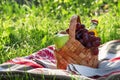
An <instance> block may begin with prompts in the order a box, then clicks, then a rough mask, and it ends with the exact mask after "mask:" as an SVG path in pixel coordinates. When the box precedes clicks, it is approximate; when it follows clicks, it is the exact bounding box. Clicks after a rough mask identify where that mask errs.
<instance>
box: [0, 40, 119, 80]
mask: <svg viewBox="0 0 120 80" xmlns="http://www.w3.org/2000/svg"><path fill="white" fill-rule="evenodd" d="M119 43H120V42H119ZM104 46H107V45H104ZM103 50H106V49H105V48H104V47H102V48H100V53H99V54H102V53H103ZM101 52H102V53H101ZM117 54H119V53H117ZM106 55H107V56H103V58H100V63H99V67H98V68H90V67H87V66H82V65H77V64H69V65H68V67H67V70H60V69H59V70H58V69H56V60H55V56H54V46H48V47H46V48H43V49H41V50H39V51H37V52H35V53H33V54H31V55H29V56H25V57H18V58H14V59H12V60H9V61H7V62H5V63H3V64H1V66H0V71H5V70H6V71H9V70H13V71H14V70H23V67H26V70H27V72H33V73H44V74H46V75H52V74H57V75H63V76H71V74H72V75H74V76H77V77H83V76H84V77H86V79H88V80H89V79H96V78H100V77H109V76H110V75H111V74H114V73H120V56H115V55H116V54H114V53H108V54H106ZM113 55H114V56H113ZM108 56H109V57H110V58H109V57H108ZM100 57H101V55H100ZM105 59H108V60H105ZM6 64H7V65H9V66H10V67H9V68H8V67H7V68H5V67H4V66H5V65H6ZM14 64H15V65H16V66H12V65H14Z"/></svg>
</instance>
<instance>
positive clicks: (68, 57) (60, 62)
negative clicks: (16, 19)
mask: <svg viewBox="0 0 120 80" xmlns="http://www.w3.org/2000/svg"><path fill="white" fill-rule="evenodd" d="M77 22H80V17H79V16H77V15H74V16H72V18H71V20H70V25H69V40H68V41H67V43H66V44H65V45H64V46H63V47H62V48H61V49H60V50H56V49H55V51H54V52H55V55H56V59H57V68H60V69H66V67H67V65H68V64H71V63H72V64H80V65H85V66H89V67H94V68H96V67H97V64H98V55H93V54H92V50H91V49H87V48H85V47H84V46H83V45H82V44H81V43H80V42H79V41H78V40H76V39H75V30H76V24H77ZM80 23H81V22H80Z"/></svg>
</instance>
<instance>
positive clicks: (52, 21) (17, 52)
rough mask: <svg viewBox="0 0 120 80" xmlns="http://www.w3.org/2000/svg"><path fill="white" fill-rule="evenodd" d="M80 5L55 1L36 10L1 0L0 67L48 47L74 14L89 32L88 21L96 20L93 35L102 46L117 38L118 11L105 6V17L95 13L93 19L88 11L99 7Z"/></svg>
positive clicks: (86, 3)
mask: <svg viewBox="0 0 120 80" xmlns="http://www.w3.org/2000/svg"><path fill="white" fill-rule="evenodd" d="M56 1H57V0H56ZM82 2H83V3H80V2H79V1H76V2H71V1H69V0H68V2H63V3H62V2H59V1H58V2H53V1H50V2H47V3H46V2H45V1H42V3H40V5H38V6H37V7H36V6H35V5H34V4H32V5H31V6H27V5H25V4H24V5H18V4H17V3H15V2H14V1H13V0H12V1H11V2H9V1H4V0H1V3H0V4H1V5H0V9H1V11H0V56H1V58H0V63H3V62H5V61H7V60H9V59H12V58H15V57H21V56H27V55H29V54H32V53H33V52H36V51H38V50H39V49H42V48H44V47H47V46H49V45H52V44H53V36H54V35H55V33H57V32H58V31H60V30H65V29H67V28H68V26H69V20H70V18H71V16H72V15H74V14H78V15H80V17H81V21H82V23H83V24H85V25H86V28H89V26H90V20H91V19H98V21H99V25H98V27H97V31H98V34H99V36H100V37H101V40H102V44H103V43H105V42H107V41H110V40H114V39H119V38H120V36H119V34H120V33H119V31H118V30H119V27H120V23H119V22H120V19H119V17H120V15H119V14H120V11H118V8H117V5H115V4H113V3H111V2H108V4H109V5H110V8H109V7H108V8H109V9H108V10H109V11H108V12H107V13H105V12H102V11H101V12H102V13H100V11H99V12H97V13H100V14H99V15H95V14H92V11H94V10H99V9H100V5H102V4H103V3H102V2H97V3H96V2H94V1H93V2H94V5H93V6H91V7H89V5H91V4H90V3H88V2H89V1H88V2H86V1H84V0H83V1H82ZM78 3H79V4H78ZM84 3H85V4H84ZM91 3H92V2H91ZM43 4H44V5H43ZM75 4H76V5H75ZM80 4H81V5H80ZM118 5H119V4H118ZM89 11H90V12H89ZM89 13H90V14H89Z"/></svg>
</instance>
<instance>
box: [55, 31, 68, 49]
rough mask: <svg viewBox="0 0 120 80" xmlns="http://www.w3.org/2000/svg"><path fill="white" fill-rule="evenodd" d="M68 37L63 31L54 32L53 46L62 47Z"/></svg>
mask: <svg viewBox="0 0 120 80" xmlns="http://www.w3.org/2000/svg"><path fill="white" fill-rule="evenodd" d="M68 39H69V35H68V34H64V33H63V32H61V33H58V34H56V35H55V37H54V43H55V47H56V48H57V49H60V48H62V47H63V46H64V45H65V43H66V42H67V41H68Z"/></svg>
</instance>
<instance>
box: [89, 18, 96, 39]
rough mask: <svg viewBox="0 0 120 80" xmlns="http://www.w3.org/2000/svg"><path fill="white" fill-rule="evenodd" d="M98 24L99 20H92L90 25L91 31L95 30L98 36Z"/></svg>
mask: <svg viewBox="0 0 120 80" xmlns="http://www.w3.org/2000/svg"><path fill="white" fill-rule="evenodd" d="M97 25H98V21H97V20H91V25H90V28H89V31H90V32H91V31H93V32H94V33H95V36H96V37H97V36H98V33H97V30H96V27H97Z"/></svg>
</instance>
